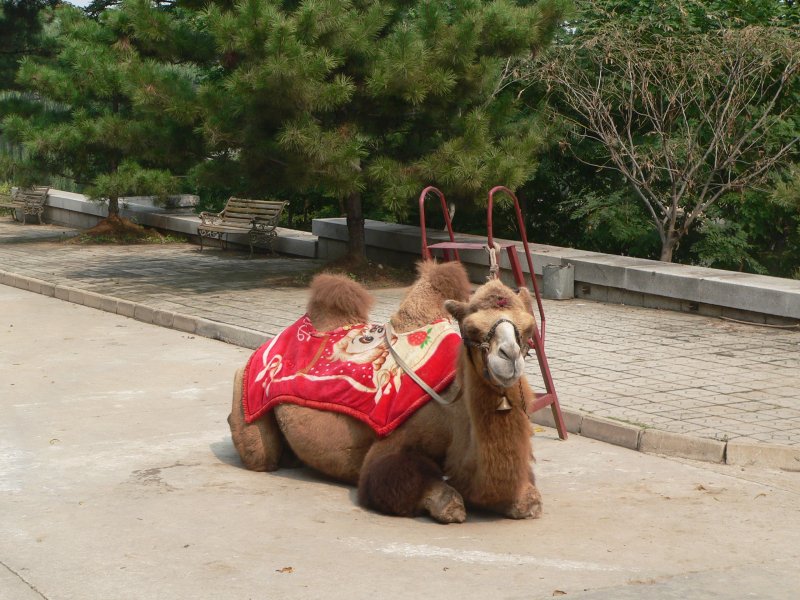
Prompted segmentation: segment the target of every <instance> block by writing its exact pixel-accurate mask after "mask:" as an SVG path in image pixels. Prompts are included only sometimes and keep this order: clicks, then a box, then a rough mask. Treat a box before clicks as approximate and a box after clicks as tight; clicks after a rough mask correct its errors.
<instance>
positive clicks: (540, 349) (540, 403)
mask: <svg viewBox="0 0 800 600" xmlns="http://www.w3.org/2000/svg"><path fill="white" fill-rule="evenodd" d="M497 192H503V193H505V194H507V195H508V196H510V197H511V199H512V200H513V201H514V210H515V212H516V216H517V223H518V224H519V232H520V235H521V236H522V246H523V248H524V250H525V258H526V260H527V261H528V272H529V273H530V275H531V282H532V283H533V293H534V296H535V297H536V305H537V308H538V311H539V322H540V323H541V332H540V330H539V326H537V325H536V323H534V327H533V339H532V340H531V347H532V348H533V350H534V352H535V353H536V360H537V361H538V362H539V370H540V371H541V374H542V379H543V381H544V388H545V393H543V394H541V393H537V392H534V394H535V395H536V400H535V401H534V402H533V404H532V405H531V406H530V407H529V409H528V410H529V411H530V412H531V413H533V412H535V411H537V410H540V409H542V408H545V407H546V406H549V407H550V408H551V410H552V411H553V420H554V421H555V425H556V429H557V430H558V437H560V438H561V439H562V440H565V439H567V428H566V426H565V425H564V417H563V415H562V414H561V406H560V405H559V403H558V395H557V394H556V388H555V385H554V384H553V376H552V375H551V373H550V366H549V365H548V363H547V356H546V354H545V351H544V335H545V316H544V307H543V306H542V297H541V295H540V294H539V285H538V284H537V283H536V276H535V274H534V271H533V257H532V256H531V251H530V249H529V248H528V236H527V235H526V233H525V221H524V220H523V218H522V210H520V207H519V200H518V199H517V196H516V195H515V194H514V192H512V191H511V190H510V189H508V188H507V187H505V186H502V185H498V186H495V187H493V188H492V189H491V190H490V191H489V206H488V209H487V216H486V225H487V229H488V239H487V242H488V243H487V244H482V243H478V242H457V241H456V239H455V234H454V233H453V223H452V221H451V219H450V213H449V211H448V210H447V201H446V200H445V197H444V194H443V193H442V192H441V190H439V189H437V188H435V187H433V186H428V187H426V188H425V189H424V190H422V193H421V194H420V196H419V223H420V230H421V233H422V258H423V259H425V260H431V259H432V258H433V254H432V251H434V250H440V251H441V252H442V254H443V257H444V260H445V261H450V260H454V259H455V260H460V258H459V256H458V251H459V250H483V249H484V248H487V247H488V248H497V249H499V250H505V251H506V252H507V254H508V262H509V264H510V265H511V273H512V274H513V276H514V281H515V282H516V284H517V286H518V287H520V288H522V287H526V283H525V277H524V275H523V274H522V266H521V265H520V262H519V256H518V255H517V245H516V243H514V242H502V243H499V244H497V245H495V240H494V235H493V234H492V208H493V204H494V195H495V194H496V193H497ZM430 193H433V194H435V195H436V196H438V197H439V200H440V202H441V206H442V213H443V215H444V221H445V225H446V226H447V233H448V235H449V237H450V241H449V242H438V243H435V244H428V240H427V236H426V232H425V199H426V198H427V196H428V194H430Z"/></svg>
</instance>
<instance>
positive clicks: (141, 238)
mask: <svg viewBox="0 0 800 600" xmlns="http://www.w3.org/2000/svg"><path fill="white" fill-rule="evenodd" d="M183 241H186V240H185V239H184V238H182V237H178V236H175V235H164V234H163V233H161V232H159V231H157V230H155V229H150V228H148V227H142V226H141V225H139V224H137V223H134V222H133V221H131V220H130V219H125V218H120V217H107V218H105V219H103V220H102V221H100V222H99V223H98V224H97V225H95V226H94V227H92V228H91V229H87V230H86V231H83V232H81V233H80V234H78V235H77V236H75V237H74V238H71V239H70V240H68V241H67V243H68V244H166V243H171V242H183Z"/></svg>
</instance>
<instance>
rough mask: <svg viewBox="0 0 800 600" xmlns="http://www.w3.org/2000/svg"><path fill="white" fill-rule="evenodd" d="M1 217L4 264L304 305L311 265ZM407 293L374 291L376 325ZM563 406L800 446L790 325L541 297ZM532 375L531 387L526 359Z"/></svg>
mask: <svg viewBox="0 0 800 600" xmlns="http://www.w3.org/2000/svg"><path fill="white" fill-rule="evenodd" d="M71 234H74V232H71V231H70V230H68V229H65V228H61V227H53V226H48V225H45V226H33V225H28V226H22V225H20V224H17V223H13V222H9V221H7V220H6V219H3V218H0V268H2V269H4V270H6V271H10V272H14V273H18V274H21V275H27V276H30V277H36V278H38V279H41V280H44V281H47V282H50V283H54V284H60V285H68V286H71V287H74V288H78V289H83V290H88V291H92V292H97V293H101V294H106V295H109V296H113V297H116V298H120V299H125V300H130V301H134V302H139V303H143V304H145V305H147V306H150V307H152V308H157V309H163V310H169V311H173V312H176V313H180V314H185V315H189V316H197V317H203V318H206V319H210V320H214V321H220V322H225V323H230V324H233V325H238V326H241V327H246V328H249V329H253V330H256V331H259V332H263V333H264V334H265V336H269V335H274V334H275V333H276V332H277V331H279V330H280V329H281V328H283V327H285V326H286V325H288V324H289V323H291V322H293V321H294V320H295V319H296V318H297V317H298V316H299V315H300V314H302V312H303V310H304V307H305V303H306V291H305V289H304V287H290V284H291V283H293V282H294V283H300V284H302V283H303V282H304V281H307V279H308V274H309V273H310V272H311V271H313V270H314V269H316V268H318V267H319V266H320V264H321V263H320V262H319V261H315V260H310V259H296V258H286V257H280V258H278V257H268V256H263V257H261V256H260V257H257V258H255V259H252V260H249V259H247V258H246V255H245V254H239V253H236V252H224V253H223V252H221V251H219V250H206V251H204V252H203V253H202V254H201V253H200V252H199V251H198V249H197V247H196V246H191V245H188V244H166V245H163V246H158V245H147V246H110V245H107V246H83V245H78V244H71V243H65V242H64V238H65V237H67V236H69V235H71ZM403 292H404V290H403V289H380V290H375V291H374V294H375V296H376V297H377V299H378V302H377V306H376V309H375V310H374V311H373V318H374V319H375V320H376V321H380V320H385V319H387V318H388V317H389V315H390V314H391V313H392V311H393V310H394V308H395V307H396V306H397V304H398V302H399V299H400V297H401V296H402V294H403ZM545 311H546V315H547V339H546V348H547V356H548V358H549V360H550V365H551V369H552V371H553V377H554V380H555V383H556V389H557V391H558V394H559V398H560V401H561V405H562V408H565V409H573V410H578V411H582V412H584V413H589V414H594V415H597V416H602V417H607V418H611V419H615V420H619V421H623V422H627V423H633V424H637V425H640V426H645V427H652V428H655V429H658V430H662V431H669V432H673V433H682V434H689V435H693V436H698V437H704V438H712V439H719V440H737V441H754V442H761V443H768V444H780V445H790V446H800V331H797V330H785V329H777V328H768V327H759V326H752V325H743V324H738V323H734V322H730V321H723V320H719V319H713V318H707V317H701V316H696V315H687V314H682V313H676V312H670V311H661V310H654V309H647V308H639V307H630V306H622V305H613V304H602V303H596V302H588V301H582V300H573V301H566V302H554V301H545ZM529 369H530V375H531V382H532V383H533V384H534V387H541V386H539V385H538V384H539V382H540V377H539V374H538V367H537V366H536V365H535V364H534V361H531V364H530V367H529Z"/></svg>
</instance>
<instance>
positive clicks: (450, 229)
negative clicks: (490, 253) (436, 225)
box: [419, 185, 461, 261]
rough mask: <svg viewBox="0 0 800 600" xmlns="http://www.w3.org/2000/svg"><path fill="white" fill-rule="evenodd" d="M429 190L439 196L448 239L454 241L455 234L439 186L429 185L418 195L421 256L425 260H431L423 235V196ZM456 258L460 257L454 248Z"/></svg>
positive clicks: (425, 195) (424, 196) (426, 241)
mask: <svg viewBox="0 0 800 600" xmlns="http://www.w3.org/2000/svg"><path fill="white" fill-rule="evenodd" d="M429 192H433V193H434V194H436V195H437V196H439V200H440V201H441V204H442V214H443V215H444V222H445V224H446V225H447V233H448V234H449V235H450V241H451V242H455V241H456V239H455V236H454V234H453V223H452V222H451V221H450V212H449V211H448V210H447V201H446V200H445V198H444V194H443V193H442V191H441V190H440V189H439V188H436V187H433V186H432V185H429V186H428V187H426V188H425V189H424V190H422V193H421V194H420V195H419V226H420V230H421V232H422V258H423V259H425V260H431V251H430V250H429V249H428V240H427V239H426V237H425V198H426V197H427V195H428V193H429ZM454 252H455V255H456V260H458V261H460V260H461V258H460V257H459V256H458V250H455V251H454Z"/></svg>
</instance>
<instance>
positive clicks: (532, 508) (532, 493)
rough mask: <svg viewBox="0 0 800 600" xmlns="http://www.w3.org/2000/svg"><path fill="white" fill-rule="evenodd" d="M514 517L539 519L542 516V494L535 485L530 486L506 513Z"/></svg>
mask: <svg viewBox="0 0 800 600" xmlns="http://www.w3.org/2000/svg"><path fill="white" fill-rule="evenodd" d="M506 516H508V517H510V518H512V519H538V518H539V517H540V516H542V495H541V494H540V493H539V490H537V489H536V488H535V487H533V486H530V487H528V488H527V489H526V490H525V491H524V492H523V493H522V496H521V497H520V498H518V499H517V501H516V502H514V504H512V505H511V508H510V509H509V510H508V512H507V513H506Z"/></svg>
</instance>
